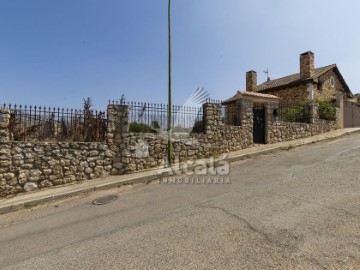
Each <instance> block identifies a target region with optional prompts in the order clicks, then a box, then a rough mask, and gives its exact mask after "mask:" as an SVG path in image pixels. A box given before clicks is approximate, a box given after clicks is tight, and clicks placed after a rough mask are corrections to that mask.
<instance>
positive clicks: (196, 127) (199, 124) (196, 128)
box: [191, 120, 205, 133]
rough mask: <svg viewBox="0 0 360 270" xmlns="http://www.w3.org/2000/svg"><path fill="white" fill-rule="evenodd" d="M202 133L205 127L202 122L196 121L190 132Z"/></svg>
mask: <svg viewBox="0 0 360 270" xmlns="http://www.w3.org/2000/svg"><path fill="white" fill-rule="evenodd" d="M204 131H205V126H204V121H203V120H199V121H196V122H195V124H194V127H193V128H192V130H191V132H192V133H202V132H204Z"/></svg>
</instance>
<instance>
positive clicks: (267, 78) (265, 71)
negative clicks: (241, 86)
mask: <svg viewBox="0 0 360 270" xmlns="http://www.w3.org/2000/svg"><path fill="white" fill-rule="evenodd" d="M263 72H264V73H265V74H266V81H267V82H269V81H270V77H269V68H267V69H266V70H264V71H263Z"/></svg>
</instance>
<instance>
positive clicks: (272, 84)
mask: <svg viewBox="0 0 360 270" xmlns="http://www.w3.org/2000/svg"><path fill="white" fill-rule="evenodd" d="M334 67H336V64H333V65H329V66H325V67H321V68H316V69H315V74H314V76H313V77H311V78H310V77H309V78H306V79H300V73H297V74H292V75H289V76H286V77H282V78H279V79H275V80H270V81H267V82H264V83H262V84H260V85H258V86H257V89H256V91H257V92H261V91H266V90H270V89H272V88H277V87H284V86H287V85H289V84H293V83H301V82H302V81H307V80H310V79H317V78H318V77H319V76H321V75H322V74H324V73H325V72H327V71H329V70H331V69H333V68H334Z"/></svg>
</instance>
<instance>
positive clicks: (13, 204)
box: [0, 129, 360, 214]
mask: <svg viewBox="0 0 360 270" xmlns="http://www.w3.org/2000/svg"><path fill="white" fill-rule="evenodd" d="M354 133H360V129H355V130H349V131H346V132H344V133H341V134H335V135H331V136H324V135H326V133H323V134H320V135H317V136H314V137H310V138H306V139H302V140H295V141H287V142H282V143H278V144H273V145H269V147H267V148H266V149H256V148H250V150H251V149H254V151H253V152H250V153H243V154H241V153H237V152H241V151H242V150H240V151H237V152H233V153H230V154H229V156H228V157H227V158H225V160H226V161H228V162H235V161H240V160H245V159H249V158H254V157H257V156H260V155H266V154H270V153H275V152H279V151H284V150H286V149H289V148H290V147H291V148H293V147H299V146H303V145H309V144H313V143H317V142H322V141H326V140H332V139H336V138H341V137H344V136H347V135H350V134H354ZM321 135H322V136H321ZM244 150H246V149H244ZM248 150H249V149H248ZM168 170H169V169H163V170H162V172H163V173H164V172H167V171H168ZM161 176H162V174H161V173H159V169H151V170H147V171H143V172H140V173H136V174H132V175H125V176H123V177H121V176H120V177H121V178H124V177H126V179H115V178H119V177H109V178H108V179H106V178H105V180H104V181H101V182H100V183H93V184H89V185H88V186H82V187H76V185H69V186H66V187H59V188H58V189H61V188H63V189H66V188H67V189H69V190H62V191H59V192H57V193H56V189H57V188H54V189H49V190H44V191H37V192H34V193H29V194H26V196H27V197H21V195H20V196H18V197H16V196H15V197H14V198H10V199H8V200H4V201H3V202H0V214H5V213H8V212H11V211H15V210H19V209H22V208H24V207H26V206H27V205H37V204H41V203H45V202H50V201H54V200H59V199H63V198H68V197H71V196H74V195H77V194H81V193H86V192H91V191H95V190H105V189H110V188H115V187H120V186H124V185H133V184H140V183H148V182H150V181H153V180H156V179H159V178H160V177H161ZM113 178H114V179H113ZM46 191H47V193H49V192H50V193H52V194H46V193H45V192H46Z"/></svg>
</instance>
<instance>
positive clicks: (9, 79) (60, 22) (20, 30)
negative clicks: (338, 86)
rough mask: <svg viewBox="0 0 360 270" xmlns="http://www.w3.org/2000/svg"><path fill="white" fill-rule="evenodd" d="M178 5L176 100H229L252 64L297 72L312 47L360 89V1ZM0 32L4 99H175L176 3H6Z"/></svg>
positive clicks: (210, 0)
mask: <svg viewBox="0 0 360 270" xmlns="http://www.w3.org/2000/svg"><path fill="white" fill-rule="evenodd" d="M172 1H173V7H172V14H173V93H174V94H173V96H174V98H173V99H174V103H176V104H180V105H181V104H183V103H184V102H185V101H186V99H187V98H188V96H189V95H190V94H191V93H192V92H193V91H194V89H196V88H197V87H204V88H205V90H207V91H208V92H209V94H210V95H211V97H212V98H214V99H226V98H228V97H230V96H231V95H233V94H234V93H235V92H236V91H237V90H242V89H244V88H245V72H246V71H248V70H251V69H254V70H256V71H257V72H258V82H259V83H260V82H262V81H264V80H265V79H266V76H265V75H264V74H263V73H262V71H263V70H265V69H266V68H269V71H270V77H271V78H276V77H281V76H285V75H288V74H291V73H297V72H298V71H299V54H300V53H302V52H305V51H308V50H311V51H313V52H314V53H315V62H316V66H317V67H319V66H324V65H328V64H332V63H337V64H338V66H339V68H340V71H341V73H342V74H343V76H344V78H345V80H346V81H347V83H348V85H349V86H350V88H351V90H352V91H353V92H354V93H357V92H360V81H359V80H358V70H359V65H360V56H359V53H358V49H359V48H360V37H359V36H358V27H359V25H360V19H359V16H358V12H359V10H360V2H359V1H356V0H346V1H336V0H316V1H314V0H302V1H288V0H273V1H265V0H264V1H256V0H172ZM0 37H1V41H0V102H4V101H5V102H12V103H18V104H20V103H21V104H32V105H46V106H59V107H73V108H79V107H81V104H82V100H83V98H86V97H91V98H92V99H93V101H94V105H95V107H96V108H98V109H104V108H105V106H106V104H107V101H108V100H109V99H116V98H120V96H121V95H122V94H125V96H126V99H127V100H129V101H147V102H154V103H155V102H156V103H160V102H161V103H166V102H167V0H61V1H58V0H0Z"/></svg>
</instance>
